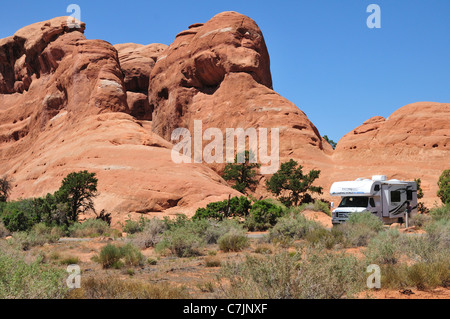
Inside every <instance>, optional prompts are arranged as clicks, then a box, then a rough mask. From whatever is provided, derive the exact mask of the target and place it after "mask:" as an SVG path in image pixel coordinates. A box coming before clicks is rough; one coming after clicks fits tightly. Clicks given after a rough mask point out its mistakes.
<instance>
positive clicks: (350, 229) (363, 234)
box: [331, 223, 377, 248]
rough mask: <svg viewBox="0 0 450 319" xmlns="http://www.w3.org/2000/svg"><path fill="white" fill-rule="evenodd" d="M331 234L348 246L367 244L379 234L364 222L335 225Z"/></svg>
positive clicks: (337, 240) (336, 240) (338, 241)
mask: <svg viewBox="0 0 450 319" xmlns="http://www.w3.org/2000/svg"><path fill="white" fill-rule="evenodd" d="M331 234H332V235H333V236H334V238H335V242H336V243H341V244H342V245H343V246H344V247H347V248H349V247H362V246H367V244H368V243H369V240H370V239H371V238H373V237H375V236H376V235H377V233H376V232H375V231H374V230H373V229H371V228H370V227H368V226H366V225H364V224H350V223H344V224H341V225H337V226H334V227H333V228H332V230H331Z"/></svg>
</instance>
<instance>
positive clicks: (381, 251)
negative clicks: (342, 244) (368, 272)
mask: <svg viewBox="0 0 450 319" xmlns="http://www.w3.org/2000/svg"><path fill="white" fill-rule="evenodd" d="M404 241H405V239H404V238H403V237H402V235H401V234H400V233H399V231H398V230H396V229H389V230H386V231H384V232H380V233H379V234H378V235H377V236H376V237H374V238H373V239H371V240H370V242H369V245H368V246H367V250H366V251H365V252H364V254H365V256H366V258H367V260H368V261H369V263H371V264H396V263H397V262H398V261H399V259H400V257H401V253H402V242H404Z"/></svg>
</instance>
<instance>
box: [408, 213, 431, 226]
mask: <svg viewBox="0 0 450 319" xmlns="http://www.w3.org/2000/svg"><path fill="white" fill-rule="evenodd" d="M430 219H431V217H430V216H429V215H424V214H417V215H414V216H413V217H411V219H410V225H411V226H416V227H423V226H425V224H427V223H428V222H429V221H430Z"/></svg>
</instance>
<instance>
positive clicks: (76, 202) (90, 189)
mask: <svg viewBox="0 0 450 319" xmlns="http://www.w3.org/2000/svg"><path fill="white" fill-rule="evenodd" d="M97 182H98V180H97V178H96V177H95V173H89V172H88V171H80V172H74V173H70V174H69V175H67V177H66V178H64V179H63V181H62V185H61V187H60V188H59V190H58V191H57V192H56V193H55V197H56V199H57V201H58V202H59V203H65V204H67V206H68V216H67V217H68V220H69V221H73V222H76V221H78V215H79V214H81V213H85V212H88V211H90V210H92V211H94V202H93V199H94V198H95V197H96V196H97Z"/></svg>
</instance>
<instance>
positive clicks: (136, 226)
mask: <svg viewBox="0 0 450 319" xmlns="http://www.w3.org/2000/svg"><path fill="white" fill-rule="evenodd" d="M128 217H130V216H128ZM149 221H150V220H148V219H145V218H144V217H142V216H140V217H139V220H131V219H127V220H126V221H125V224H124V225H123V231H124V232H125V233H127V234H135V233H139V232H141V231H143V230H144V228H145V226H146V225H147V223H148V222H149Z"/></svg>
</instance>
